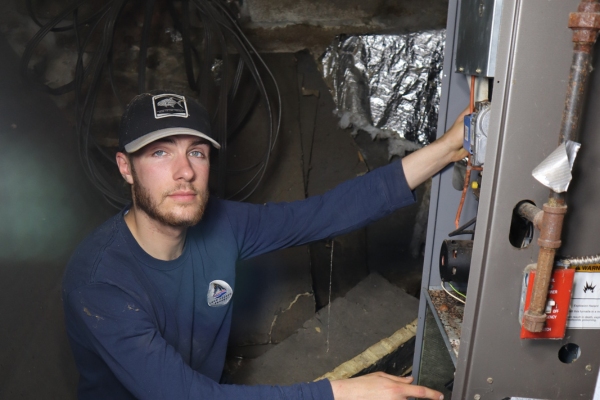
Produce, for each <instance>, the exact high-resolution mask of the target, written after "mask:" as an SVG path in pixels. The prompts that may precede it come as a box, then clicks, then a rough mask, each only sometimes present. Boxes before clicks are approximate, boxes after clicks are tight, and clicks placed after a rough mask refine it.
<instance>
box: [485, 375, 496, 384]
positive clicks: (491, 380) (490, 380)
mask: <svg viewBox="0 0 600 400" xmlns="http://www.w3.org/2000/svg"><path fill="white" fill-rule="evenodd" d="M486 380H487V383H494V378H492V377H491V376H490V377H489V378H487V379H486Z"/></svg>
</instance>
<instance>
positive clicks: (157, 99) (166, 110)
mask: <svg viewBox="0 0 600 400" xmlns="http://www.w3.org/2000/svg"><path fill="white" fill-rule="evenodd" d="M152 105H153V106H154V118H156V119H159V118H166V117H182V118H187V117H188V115H189V114H188V110H187V103H186V102H185V97H184V96H179V95H177V94H159V95H156V96H153V97H152Z"/></svg>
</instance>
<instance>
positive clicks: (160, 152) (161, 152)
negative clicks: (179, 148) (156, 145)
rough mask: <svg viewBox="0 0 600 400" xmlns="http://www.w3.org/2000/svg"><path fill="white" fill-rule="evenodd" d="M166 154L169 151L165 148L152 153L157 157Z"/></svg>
mask: <svg viewBox="0 0 600 400" xmlns="http://www.w3.org/2000/svg"><path fill="white" fill-rule="evenodd" d="M166 154H167V152H166V151H164V150H156V151H155V152H154V153H152V155H153V156H155V157H162V156H164V155H166Z"/></svg>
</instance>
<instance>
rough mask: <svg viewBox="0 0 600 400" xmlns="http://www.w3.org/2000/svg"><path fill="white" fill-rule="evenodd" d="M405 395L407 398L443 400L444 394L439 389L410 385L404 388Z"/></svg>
mask: <svg viewBox="0 0 600 400" xmlns="http://www.w3.org/2000/svg"><path fill="white" fill-rule="evenodd" d="M402 394H403V396H406V398H409V397H417V398H419V399H431V400H441V399H443V398H444V396H443V395H442V394H441V393H440V392H438V391H437V390H433V389H429V388H426V387H425V386H417V385H410V386H407V387H406V388H404V393H402Z"/></svg>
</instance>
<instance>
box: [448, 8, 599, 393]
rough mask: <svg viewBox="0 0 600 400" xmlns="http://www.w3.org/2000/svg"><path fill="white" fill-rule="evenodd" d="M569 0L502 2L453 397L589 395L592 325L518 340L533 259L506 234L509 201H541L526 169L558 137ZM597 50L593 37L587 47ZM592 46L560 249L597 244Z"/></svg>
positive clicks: (593, 371)
mask: <svg viewBox="0 0 600 400" xmlns="http://www.w3.org/2000/svg"><path fill="white" fill-rule="evenodd" d="M578 4H579V0H512V1H504V9H503V15H502V22H501V27H500V36H499V41H498V55H497V64H496V73H495V80H494V98H493V102H492V104H493V105H492V115H491V121H490V136H489V140H488V148H487V153H486V166H485V169H484V172H483V182H482V192H481V201H480V206H479V211H478V226H477V233H476V236H475V245H474V252H473V259H472V264H471V275H470V278H469V292H468V298H469V300H468V301H467V305H466V308H465V319H464V321H463V326H462V337H461V347H460V352H459V356H458V365H457V373H456V380H455V385H454V392H453V396H452V398H453V399H504V398H511V397H525V398H533V399H552V400H554V399H575V398H581V399H592V398H593V393H594V387H595V384H596V379H597V377H598V370H599V366H600V347H599V346H598V344H597V343H598V341H599V340H600V331H598V330H574V329H569V330H567V335H566V338H565V339H564V340H521V339H520V338H519V331H520V325H519V321H518V311H519V293H520V291H521V276H522V272H523V269H524V268H525V267H526V266H527V264H529V263H532V262H535V261H536V259H537V251H538V246H537V244H536V239H537V237H538V234H537V233H536V235H535V236H534V240H533V242H532V244H531V245H530V246H529V247H527V248H523V249H522V248H515V247H513V246H512V245H511V244H510V243H509V240H508V237H509V229H510V223H511V213H512V210H513V208H514V207H515V206H516V204H517V203H518V202H520V201H521V200H525V199H528V200H531V201H533V202H535V203H536V204H537V205H538V206H541V205H542V204H543V203H544V202H545V201H546V199H547V198H548V189H546V188H545V187H544V186H542V185H541V184H540V183H538V182H537V181H535V180H534V178H533V177H532V176H531V171H532V170H533V168H534V167H535V166H536V165H538V164H539V163H540V162H541V161H542V160H543V159H544V158H545V157H546V156H547V155H548V154H550V153H551V152H552V151H553V150H554V149H555V148H556V147H557V145H558V132H559V127H560V120H561V115H562V111H563V107H564V100H565V93H566V86H567V80H568V75H569V67H570V63H571V57H572V42H571V31H570V30H569V29H568V27H567V22H568V17H569V13H570V12H573V11H576V10H577V6H578ZM596 50H598V45H597V46H596ZM599 56H600V52H598V51H596V62H595V72H593V73H592V78H591V87H590V89H591V90H590V93H589V98H590V100H591V101H590V102H589V104H588V107H587V113H586V116H585V118H584V122H583V129H582V131H581V142H582V144H583V146H582V149H581V153H580V157H578V159H577V161H576V163H575V164H576V168H575V171H574V174H575V180H574V182H573V183H572V186H571V187H570V188H569V193H568V196H567V204H568V205H569V207H570V208H569V212H568V214H567V220H566V229H565V230H564V231H563V239H564V246H563V248H562V249H561V250H560V252H561V253H563V254H571V255H575V256H578V255H587V254H597V253H599V252H600V248H599V245H600V241H599V240H598V226H600V213H598V212H597V211H595V208H596V207H597V204H599V200H600V180H598V179H597V173H598V171H599V170H600V166H599V165H600V164H599V163H600V161H598V160H599V159H600V135H599V133H600V132H598V131H599V128H598V127H600V113H597V112H594V110H595V109H596V108H597V107H600V103H599V101H600V100H598V97H600V96H599V95H600V76H598V72H599V67H600V62H598V57H599ZM566 343H575V344H577V345H579V346H580V349H581V356H580V357H579V359H578V360H577V361H575V362H573V363H571V364H564V363H562V362H561V361H560V360H559V358H558V353H559V349H560V348H561V346H563V345H565V344H566Z"/></svg>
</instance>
